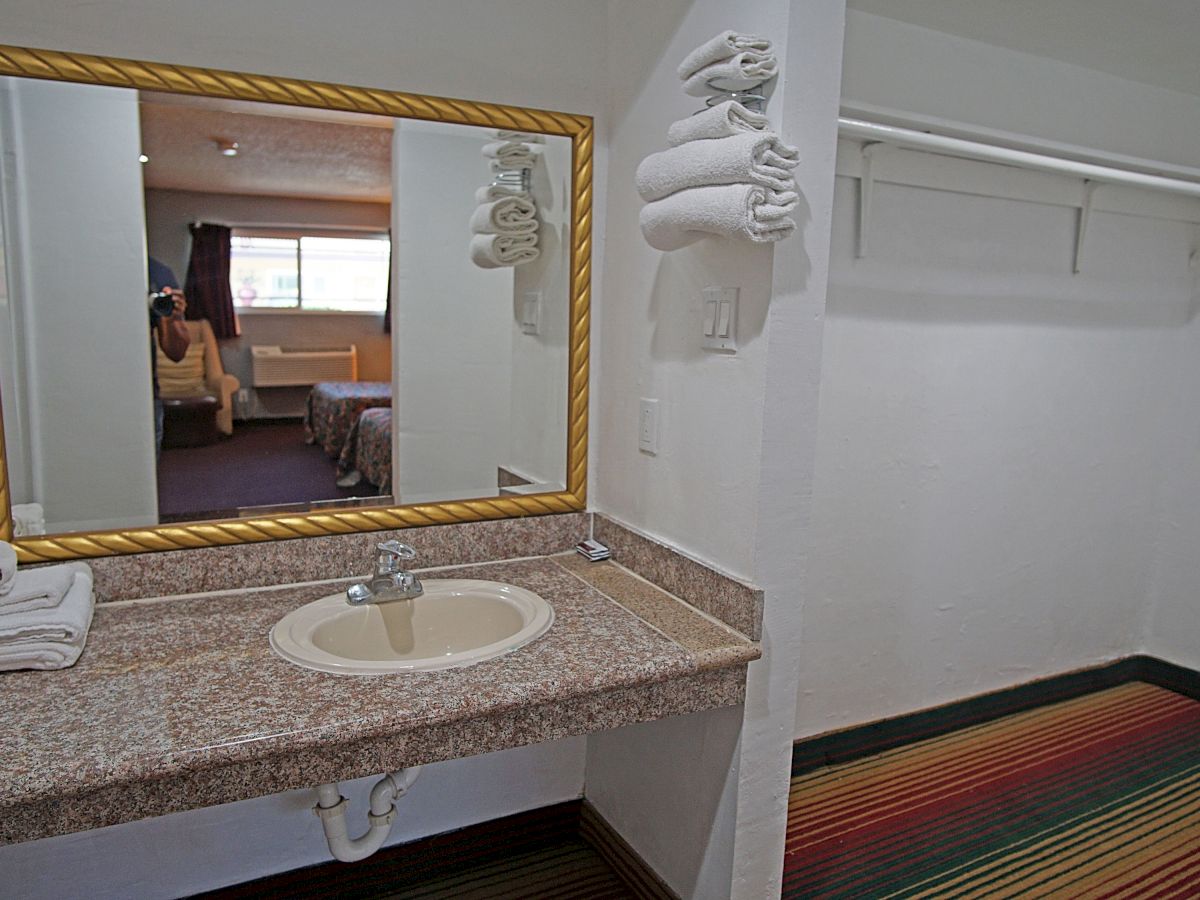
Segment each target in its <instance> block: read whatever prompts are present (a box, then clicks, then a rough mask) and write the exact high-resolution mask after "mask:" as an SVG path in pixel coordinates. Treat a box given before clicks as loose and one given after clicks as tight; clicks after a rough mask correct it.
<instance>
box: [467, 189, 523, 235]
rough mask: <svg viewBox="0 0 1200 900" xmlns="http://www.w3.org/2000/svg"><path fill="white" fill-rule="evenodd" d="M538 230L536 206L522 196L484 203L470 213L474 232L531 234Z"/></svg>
mask: <svg viewBox="0 0 1200 900" xmlns="http://www.w3.org/2000/svg"><path fill="white" fill-rule="evenodd" d="M537 230H538V221H537V207H536V206H534V205H533V203H532V202H531V201H530V200H527V199H525V198H524V197H504V198H502V199H500V200H493V201H492V202H491V203H484V204H482V205H480V206H477V207H476V208H475V212H473V213H472V214H471V231H473V232H474V233H475V234H532V233H534V232H535V231H537Z"/></svg>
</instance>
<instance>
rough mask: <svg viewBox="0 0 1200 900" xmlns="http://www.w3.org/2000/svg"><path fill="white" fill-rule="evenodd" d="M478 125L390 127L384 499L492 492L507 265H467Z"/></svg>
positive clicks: (502, 403) (501, 415)
mask: <svg viewBox="0 0 1200 900" xmlns="http://www.w3.org/2000/svg"><path fill="white" fill-rule="evenodd" d="M485 143H487V135H486V133H485V132H484V131H483V129H476V128H463V127H461V126H445V125H440V124H425V123H413V122H398V123H397V124H396V130H395V139H394V142H393V149H392V167H393V184H394V185H395V191H396V196H397V197H403V198H404V199H403V201H401V202H397V203H396V204H394V207H393V210H392V219H393V227H392V235H393V239H392V316H393V318H392V322H393V326H392V335H393V340H392V353H393V363H392V366H393V371H394V372H395V373H396V378H395V382H394V386H393V397H392V410H393V412H392V446H393V450H394V452H393V455H392V458H393V464H392V468H393V471H394V477H393V494H394V495H395V496H396V498H397V500H399V501H400V502H403V503H419V502H422V501H424V500H432V499H446V498H456V497H483V496H491V495H494V494H495V493H496V469H497V467H498V466H500V465H502V464H503V463H504V462H506V448H507V447H508V445H509V403H510V392H511V387H510V384H511V378H512V351H513V347H512V341H511V338H510V332H511V329H512V325H511V321H512V296H513V288H512V285H513V272H512V270H511V269H507V268H500V269H481V268H479V267H478V266H475V265H473V264H472V263H471V261H470V255H469V244H470V240H471V231H470V228H469V227H468V221H469V220H470V218H471V212H472V211H473V210H474V209H475V191H476V190H477V189H478V188H479V187H480V186H481V185H482V184H484V183H486V182H485V178H486V177H487V166H486V161H485V160H484V158H483V156H482V155H481V154H480V150H481V149H482V147H483V146H484V144H485Z"/></svg>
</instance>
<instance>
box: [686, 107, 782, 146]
mask: <svg viewBox="0 0 1200 900" xmlns="http://www.w3.org/2000/svg"><path fill="white" fill-rule="evenodd" d="M769 125H770V122H768V121H767V117H766V116H764V115H763V114H762V113H759V112H754V110H751V109H747V108H746V107H744V106H742V104H740V103H738V102H737V101H736V100H726V101H725V102H724V103H718V104H717V105H716V106H714V107H712V108H711V109H706V110H704V111H703V112H698V113H696V114H695V115H694V116H688V117H687V118H686V119H680V120H679V121H678V122H676V123H675V124H673V125H672V126H671V127H670V128H668V129H667V143H668V144H670V145H671V146H672V147H678V146H679V145H680V144H686V143H687V142H688V141H705V140H714V139H716V138H723V137H732V136H733V135H735V134H744V133H746V132H759V133H762V132H765V131H766V130H767V127H768V126H769Z"/></svg>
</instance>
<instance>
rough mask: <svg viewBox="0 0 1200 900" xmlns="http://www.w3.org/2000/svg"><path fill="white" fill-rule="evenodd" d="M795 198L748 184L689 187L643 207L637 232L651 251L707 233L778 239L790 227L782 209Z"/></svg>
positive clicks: (793, 225) (792, 224)
mask: <svg viewBox="0 0 1200 900" xmlns="http://www.w3.org/2000/svg"><path fill="white" fill-rule="evenodd" d="M799 202H800V197H799V195H798V194H796V193H795V192H794V191H787V192H783V193H777V192H775V191H771V190H767V189H766V188H761V187H756V186H754V185H750V184H723V185H712V186H708V187H697V188H690V189H689V190H686V191H679V192H678V193H675V194H671V195H670V196H669V197H666V198H664V199H662V200H656V201H655V202H653V203H647V204H646V205H645V206H643V207H642V212H641V216H640V221H641V226H642V234H643V235H645V237H646V242H647V243H648V244H649V245H650V246H651V247H654V248H655V249H656V250H678V249H679V248H680V247H686V246H687V245H688V244H692V243H695V242H696V241H698V240H700V239H701V238H703V237H705V236H706V235H710V234H713V235H719V236H722V237H733V238H742V239H744V240H750V241H755V242H756V243H763V242H767V241H780V240H783V239H784V238H785V237H787V236H788V235H790V234H791V233H792V231H793V230H795V228H796V223H795V222H794V221H792V219H791V218H790V217H789V216H788V213H790V212H791V211H792V210H794V209H795V208H796V204H797V203H799Z"/></svg>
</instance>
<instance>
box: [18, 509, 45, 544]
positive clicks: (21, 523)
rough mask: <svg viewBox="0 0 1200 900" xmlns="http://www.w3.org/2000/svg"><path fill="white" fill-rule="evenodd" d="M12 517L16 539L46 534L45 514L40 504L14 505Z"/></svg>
mask: <svg viewBox="0 0 1200 900" xmlns="http://www.w3.org/2000/svg"><path fill="white" fill-rule="evenodd" d="M12 517H13V534H14V535H15V536H16V537H28V536H30V535H35V534H45V533H46V514H45V512H44V511H43V509H42V504H40V503H14V504H13V506H12Z"/></svg>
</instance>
